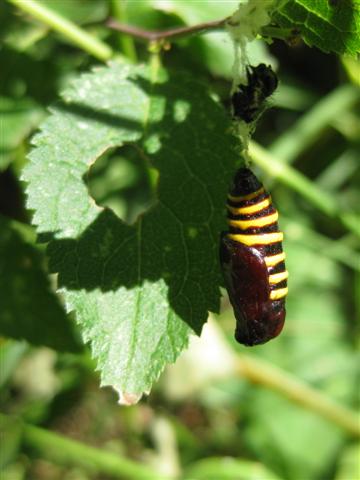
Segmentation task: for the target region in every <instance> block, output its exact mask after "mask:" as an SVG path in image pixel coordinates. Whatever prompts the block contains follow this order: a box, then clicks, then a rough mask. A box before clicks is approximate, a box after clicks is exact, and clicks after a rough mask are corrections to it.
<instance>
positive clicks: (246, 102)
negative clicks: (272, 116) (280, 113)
mask: <svg viewBox="0 0 360 480" xmlns="http://www.w3.org/2000/svg"><path fill="white" fill-rule="evenodd" d="M246 76H247V81H248V84H247V85H243V84H240V85H238V86H237V91H236V92H235V93H234V94H233V96H232V98H231V100H232V105H233V114H234V117H235V118H239V119H241V120H243V121H244V122H246V123H251V122H253V121H255V120H256V119H257V118H258V117H259V115H261V113H262V112H263V110H264V107H265V100H266V99H267V98H268V97H270V95H272V94H273V93H274V91H275V90H276V88H277V86H278V78H277V76H276V74H275V72H274V71H273V70H272V68H271V67H270V66H267V65H265V64H264V63H260V65H258V66H256V67H252V66H249V67H247V69H246Z"/></svg>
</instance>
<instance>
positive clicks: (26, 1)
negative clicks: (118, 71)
mask: <svg viewBox="0 0 360 480" xmlns="http://www.w3.org/2000/svg"><path fill="white" fill-rule="evenodd" d="M8 2H9V3H12V4H13V5H15V6H16V7H18V8H19V9H20V10H22V11H24V12H26V13H28V14H30V15H31V16H32V17H34V18H36V19H37V20H39V21H40V22H42V23H44V24H46V25H48V26H49V27H50V28H52V29H53V30H56V31H57V32H59V33H61V34H62V35H64V37H66V38H67V39H68V40H70V41H71V42H72V43H74V44H75V45H77V46H78V47H80V48H82V49H83V50H84V51H85V52H88V53H90V54H91V55H93V56H94V57H96V58H97V59H99V60H102V61H104V62H105V61H106V60H109V59H110V58H111V57H112V56H113V52H112V50H111V48H110V47H109V46H108V45H107V44H106V43H103V42H102V41H101V40H98V39H97V38H95V37H93V36H92V35H90V34H89V33H87V32H86V31H85V30H83V29H82V28H80V27H78V26H77V25H76V24H75V23H73V22H71V21H70V20H68V19H67V18H64V17H63V16H61V15H59V14H58V13H56V12H54V11H53V10H51V9H49V8H48V7H46V6H45V5H43V4H40V3H39V2H38V1H36V0H8Z"/></svg>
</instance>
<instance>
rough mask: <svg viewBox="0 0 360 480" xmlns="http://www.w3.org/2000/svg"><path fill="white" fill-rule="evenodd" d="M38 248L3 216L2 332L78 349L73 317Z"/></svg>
mask: <svg viewBox="0 0 360 480" xmlns="http://www.w3.org/2000/svg"><path fill="white" fill-rule="evenodd" d="M43 263H44V256H43V254H42V253H41V252H40V251H38V250H36V249H35V248H34V246H33V245H32V244H31V243H30V242H29V240H28V238H26V236H25V235H24V234H23V233H22V231H21V229H19V228H17V227H16V225H15V222H11V221H10V220H8V219H6V218H4V217H1V216H0V292H1V294H0V335H3V336H6V337H12V338H16V339H24V340H27V341H28V342H30V343H33V344H34V345H46V346H48V347H51V348H55V349H58V350H65V351H77V350H79V345H78V343H77V341H76V340H75V337H74V333H73V328H72V325H71V323H70V320H69V318H68V317H67V316H66V314H65V312H64V309H63V307H62V306H61V305H60V302H59V300H58V298H57V297H56V295H55V294H54V293H53V292H52V291H51V289H50V283H49V280H48V278H47V276H46V273H45V271H44V267H43Z"/></svg>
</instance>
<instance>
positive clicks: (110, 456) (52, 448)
mask: <svg viewBox="0 0 360 480" xmlns="http://www.w3.org/2000/svg"><path fill="white" fill-rule="evenodd" d="M9 418H14V421H19V419H18V418H16V417H9V416H7V415H3V414H1V413H0V424H3V423H5V421H6V420H7V419H9ZM22 429H23V431H22V433H23V437H22V443H23V446H24V447H26V448H27V449H30V450H34V451H36V452H37V453H38V454H40V455H41V456H42V457H44V458H47V459H49V460H51V461H53V462H55V463H58V464H61V465H74V466H76V467H79V466H81V467H83V468H85V469H86V470H87V471H89V472H91V473H94V472H97V473H102V474H104V475H109V476H111V477H114V478H121V479H122V478H128V479H134V480H153V479H154V478H159V473H158V472H156V471H154V470H152V469H151V468H150V467H148V466H146V465H141V464H140V463H137V462H135V461H133V460H129V459H127V458H124V457H122V456H121V455H119V454H114V453H111V452H106V451H104V450H101V449H99V448H95V447H90V446H88V445H85V444H84V443H81V442H79V441H76V440H72V439H70V438H67V437H64V436H63V435H59V434H58V433H55V432H51V431H49V430H45V429H44V428H41V427H36V426H34V425H30V424H27V423H22ZM161 478H164V480H166V477H165V476H163V475H162V477H161Z"/></svg>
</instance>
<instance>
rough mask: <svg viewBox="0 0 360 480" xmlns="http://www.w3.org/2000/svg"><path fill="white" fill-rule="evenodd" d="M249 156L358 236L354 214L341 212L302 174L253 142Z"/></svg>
mask: <svg viewBox="0 0 360 480" xmlns="http://www.w3.org/2000/svg"><path fill="white" fill-rule="evenodd" d="M249 154H250V157H251V158H252V160H253V161H254V162H255V163H256V164H257V165H260V166H261V168H263V169H264V170H265V171H266V172H267V173H269V174H270V175H271V176H273V177H275V178H276V179H278V180H280V182H282V183H283V184H284V185H287V186H288V187H290V188H291V189H293V190H295V191H296V192H298V193H299V194H300V195H302V196H303V197H304V198H306V199H307V200H308V201H309V202H310V203H312V205H314V206H315V207H317V208H318V209H319V210H321V211H322V212H323V213H325V214H326V215H328V216H329V217H332V218H335V219H338V220H339V221H340V222H341V223H342V224H343V226H344V227H346V228H347V229H348V230H350V231H351V232H353V233H355V234H356V235H357V236H360V222H359V219H358V218H357V217H356V215H354V214H351V213H347V212H343V210H342V209H340V208H339V207H338V203H337V201H336V198H335V197H334V196H333V195H331V194H329V193H326V192H324V191H323V190H320V189H319V188H317V187H316V185H315V184H313V183H312V182H311V181H310V180H308V179H307V178H306V177H305V176H304V175H303V174H302V173H300V172H298V171H297V170H295V169H294V168H293V167H291V166H290V165H286V164H285V163H283V162H281V161H279V160H278V159H277V158H275V157H274V155H273V154H272V153H270V152H268V151H267V150H265V149H264V148H263V147H261V146H260V145H258V144H257V143H255V142H250V145H249Z"/></svg>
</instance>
